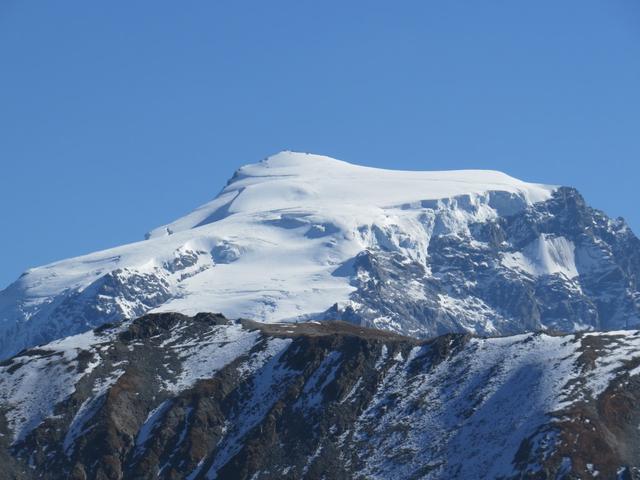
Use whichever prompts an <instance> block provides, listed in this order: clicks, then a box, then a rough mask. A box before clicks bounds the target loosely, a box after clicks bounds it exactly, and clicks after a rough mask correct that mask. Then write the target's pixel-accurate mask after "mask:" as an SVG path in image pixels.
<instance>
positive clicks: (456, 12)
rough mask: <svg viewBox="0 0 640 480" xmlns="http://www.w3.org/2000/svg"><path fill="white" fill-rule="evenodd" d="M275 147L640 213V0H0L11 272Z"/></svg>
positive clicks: (80, 249)
mask: <svg viewBox="0 0 640 480" xmlns="http://www.w3.org/2000/svg"><path fill="white" fill-rule="evenodd" d="M282 149H293V150H301V151H311V152H315V153H322V154H326V155H331V156H334V157H337V158H340V159H343V160H347V161H351V162H354V163H361V164H367V165H371V166H379V167H385V168H401V169H427V170H434V169H458V168H482V169H485V168H486V169H498V170H503V171H505V172H507V173H509V174H511V175H514V176H517V177H519V178H522V179H525V180H530V181H538V182H545V183H553V184H566V185H573V186H576V187H577V188H579V189H580V191H581V192H582V193H583V194H584V196H585V197H586V198H587V200H588V202H589V203H590V204H591V205H593V206H595V207H598V208H601V209H603V210H605V211H606V212H607V213H608V214H610V215H613V216H624V217H625V218H626V219H627V220H628V221H629V223H630V224H631V225H632V227H633V228H634V229H635V231H636V232H639V231H640V211H639V210H638V207H637V205H638V202H637V195H636V192H637V189H638V187H637V184H638V178H639V177H640V2H637V1H636V0H626V1H625V0H620V1H617V0H607V1H604V0H601V1H592V0H565V1H562V2H558V1H555V0H553V1H551V0H538V1H536V2H519V1H507V0H503V1H493V0H487V1H482V2H478V1H470V0H469V1H456V2H452V1H450V0H442V1H404V2H402V1H401V2H389V1H386V2H379V1H361V2H360V1H353V2H344V1H324V2H317V1H305V0H295V1H272V2H262V1H260V2H258V1H255V2H248V1H222V0H221V1H190V2H175V1H162V0H153V1H151V0H148V1H143V0H139V1H136V2H130V1H127V2H125V1H112V2H87V1H84V0H83V1H80V0H75V1H74V0H68V1H65V2H24V1H18V0H3V1H2V2H0V167H1V170H0V172H1V174H0V214H1V220H0V221H1V222H2V235H0V251H2V252H3V253H2V269H1V270H0V288H2V287H4V286H6V285H8V284H9V283H10V282H11V281H13V280H14V279H15V278H16V277H17V276H18V275H19V274H20V273H21V272H22V271H24V270H25V269H26V268H28V267H33V266H37V265H40V264H44V263H47V262H51V261H54V260H57V259H62V258H66V257H70V256H75V255H79V254H83V253H88V252H91V251H94V250H98V249H103V248H107V247H110V246H115V245H118V244H121V243H126V242H131V241H136V240H139V239H142V238H143V235H144V233H145V232H146V231H147V230H149V229H151V228H153V227H155V226H157V225H161V224H163V223H166V222H168V221H170V220H172V219H174V218H176V217H178V216H181V215H182V214H184V213H186V212H188V211H190V210H191V209H192V208H194V207H196V206H197V205H199V204H201V203H204V202H206V201H208V200H209V199H211V198H212V197H214V196H215V195H216V194H217V192H218V191H219V190H220V188H222V186H223V185H224V183H225V182H226V180H227V179H228V177H230V175H231V174H232V173H233V171H234V170H235V169H236V168H237V167H239V166H240V165H242V164H245V163H252V162H255V161H258V160H260V159H262V158H263V157H265V156H266V155H268V154H270V153H274V152H276V151H279V150H282Z"/></svg>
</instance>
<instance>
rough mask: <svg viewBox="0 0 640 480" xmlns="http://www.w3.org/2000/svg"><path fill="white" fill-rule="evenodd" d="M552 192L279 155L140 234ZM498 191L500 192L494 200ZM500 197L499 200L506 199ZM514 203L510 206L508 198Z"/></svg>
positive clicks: (509, 180) (496, 179) (522, 201)
mask: <svg viewBox="0 0 640 480" xmlns="http://www.w3.org/2000/svg"><path fill="white" fill-rule="evenodd" d="M555 188H556V187H553V186H548V185H540V184H533V183H526V182H523V181H520V180H518V179H516V178H513V177H510V176H509V175H506V174H504V173H502V172H497V171H492V170H452V171H433V172H430V171H402V170H386V169H380V168H372V167H365V166H360V165H354V164H350V163H347V162H344V161H341V160H336V159H333V158H330V157H326V156H322V155H314V154H310V153H300V152H290V151H283V152H280V153H277V154H275V155H272V156H270V157H267V158H266V159H264V160H263V161H261V162H259V163H255V164H250V165H245V166H244V167H241V168H240V169H239V170H237V171H236V173H235V174H234V176H233V177H232V178H231V179H230V180H229V182H228V183H227V186H226V187H225V188H224V189H223V190H222V192H220V194H219V195H218V196H217V197H216V198H215V199H214V200H213V201H211V202H209V203H207V204H205V205H202V206H201V207H199V208H198V209H196V210H195V211H193V212H191V213H190V214H188V215H186V216H185V217H182V218H180V219H178V220H176V221H174V222H172V223H170V224H167V225H163V226H161V227H159V228H157V229H155V230H152V231H151V232H150V233H149V234H147V238H154V237H158V236H164V235H167V234H172V233H175V232H178V231H182V230H186V229H190V228H195V227H199V226H202V225H205V224H209V223H212V222H216V221H219V220H222V219H223V218H226V217H227V216H229V215H232V214H247V215H251V214H256V213H260V212H262V213H264V212H268V211H271V212H274V211H284V210H296V211H298V212H302V211H306V212H318V211H324V212H326V211H327V210H328V209H336V208H339V209H343V208H347V209H349V210H350V213H351V215H358V213H362V211H363V210H365V211H366V212H368V213H365V216H367V215H369V214H370V212H371V210H372V209H373V208H381V209H387V208H395V207H400V208H404V209H408V208H411V207H416V206H417V207H418V208H422V207H424V206H425V203H428V202H436V201H438V200H450V199H453V198H456V197H463V196H464V197H466V198H465V200H466V201H469V202H471V203H474V202H476V198H475V197H477V196H487V195H489V194H491V193H494V198H492V199H491V200H492V204H493V206H494V207H495V208H498V209H500V207H501V206H502V205H501V203H504V201H505V200H506V201H507V203H509V205H508V206H506V208H508V209H513V208H514V205H516V204H517V205H519V206H520V207H523V206H525V205H531V204H533V203H536V202H540V201H544V200H547V199H549V198H550V196H551V194H552V192H553V191H554V190H555ZM498 192H501V195H500V194H498V195H495V194H496V193H498ZM505 195H506V196H505ZM511 197H513V198H516V199H517V201H516V202H515V203H514V202H513V201H512V198H511Z"/></svg>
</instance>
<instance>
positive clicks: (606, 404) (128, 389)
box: [0, 313, 640, 479]
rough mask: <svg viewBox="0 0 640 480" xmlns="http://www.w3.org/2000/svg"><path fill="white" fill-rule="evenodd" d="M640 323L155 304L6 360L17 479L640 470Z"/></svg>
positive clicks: (6, 412)
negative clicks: (269, 316)
mask: <svg viewBox="0 0 640 480" xmlns="http://www.w3.org/2000/svg"><path fill="white" fill-rule="evenodd" d="M639 374H640V334H639V333H638V332H635V331H627V332H624V333H620V332H615V333H598V334H595V333H588V334H578V335H567V336H550V335H547V334H541V333H530V334H524V335H518V336H514V337H505V338H490V339H483V338H476V337H472V336H469V335H461V334H448V335H444V336H441V337H438V338H436V339H433V340H428V341H418V340H414V339H411V338H407V337H401V336H398V335H395V334H393V333H390V332H384V331H378V330H371V329H366V328H363V327H358V326H354V325H353V324H349V323H343V322H323V323H315V322H311V323H301V324H261V323H256V322H250V321H242V322H232V321H229V320H227V319H225V318H224V317H222V316H221V315H214V314H199V315H197V316H195V317H186V316H183V315H179V314H169V313H167V314H155V315H148V316H145V317H142V318H139V319H137V320H135V321H132V322H126V323H123V324H117V325H106V326H104V327H102V328H100V329H99V330H96V331H94V332H89V333H85V334H83V335H79V336H76V337H71V338H68V339H65V340H62V341H59V342H54V343H51V344H48V345H45V346H42V347H39V348H38V349H32V350H27V351H24V352H22V353H21V354H19V355H17V356H15V357H13V358H12V359H10V360H7V361H5V362H4V363H3V364H2V366H1V367H0V402H1V403H0V409H1V411H2V415H0V429H1V433H2V436H0V446H1V447H2V448H1V449H0V463H1V465H0V468H1V470H2V472H3V474H4V475H5V477H6V478H20V479H23V478H24V479H30V478H44V479H59V478H72V479H94V478H95V479H121V478H127V479H129V478H131V479H133V478H135V479H145V478H164V479H183V478H191V479H203V478H225V479H226V478H232V479H233V478H238V479H245V478H247V479H248V478H265V479H268V478H274V479H275V478H278V479H279V478H310V479H314V478H317V479H320V478H337V479H340V478H345V479H346V478H380V479H385V478H426V479H453V478H594V477H596V476H598V478H636V477H635V476H636V475H637V470H636V468H637V467H638V466H639V463H640V461H639V460H638V459H640V451H638V449H639V448H640V442H639V441H638V440H639V439H638V429H637V425H638V423H639V422H640V402H638V400H639V399H640V376H638V375H639Z"/></svg>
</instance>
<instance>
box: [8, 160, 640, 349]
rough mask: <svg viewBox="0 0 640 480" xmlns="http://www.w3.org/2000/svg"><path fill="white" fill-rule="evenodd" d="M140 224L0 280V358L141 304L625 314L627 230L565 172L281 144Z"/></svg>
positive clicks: (506, 322) (471, 325)
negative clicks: (364, 157) (416, 165)
mask: <svg viewBox="0 0 640 480" xmlns="http://www.w3.org/2000/svg"><path fill="white" fill-rule="evenodd" d="M147 237H148V240H146V241H144V242H139V243H135V244H131V245H125V246H122V247H118V248H114V249H111V250H107V251H104V252H97V253H94V254H91V255H87V256H84V257H79V258H76V259H70V260H65V261H62V262H57V263H55V264H51V265H47V266H44V267H39V268H36V269H32V270H30V271H28V272H27V273H26V274H25V275H23V276H22V277H21V278H20V279H18V280H17V281H16V282H15V283H14V284H12V285H11V286H9V287H8V288H7V289H6V290H4V291H2V292H0V358H6V357H8V356H10V355H12V354H15V353H16V352H18V351H19V350H21V349H23V348H27V347H31V346H34V345H37V344H39V343H43V342H48V341H50V340H53V339H56V338H62V337H65V336H67V335H72V334H76V333H80V332H84V331H87V330H89V329H91V328H94V327H97V326H99V325H101V324H103V323H106V322H113V321H119V320H122V319H125V318H135V317H137V316H139V315H142V314H144V313H147V312H161V311H177V312H181V313H185V314H189V315H193V314H195V313H197V312H199V311H210V310H215V311H222V312H224V313H225V314H226V315H228V316H229V317H232V318H238V317H246V318H254V319H256V320H260V321H265V322H279V321H292V320H293V321H304V320H321V319H325V318H331V319H335V318H339V319H343V320H345V321H348V322H351V323H354V324H357V325H363V326H372V327H376V328H379V329H386V330H390V331H393V332H396V333H399V334H403V335H409V336H415V337H420V338H425V337H430V336H433V335H438V334H443V333H446V332H468V333H476V334H482V335H506V334H515V333H521V332H526V331H531V330H538V329H546V330H550V331H563V332H573V331H583V330H612V329H620V328H633V327H635V326H637V325H638V324H640V313H639V312H640V293H639V291H638V290H639V287H638V278H640V241H639V240H638V239H637V238H636V236H635V235H634V234H633V233H632V232H631V230H630V229H629V228H628V226H627V225H626V224H625V223H624V222H623V221H622V220H612V219H610V218H608V217H607V216H606V215H605V214H603V213H602V212H600V211H598V210H594V209H592V208H590V207H589V206H587V205H586V204H585V202H584V200H583V198H582V197H581V196H580V194H579V193H578V192H577V191H575V190H574V189H571V188H566V187H560V188H559V187H553V186H545V185H537V184H530V183H525V182H521V181H519V180H517V179H514V178H511V177H509V176H507V175H505V174H502V173H499V172H491V171H458V172H399V171H389V170H379V169H373V168H366V167H360V166H356V165H350V164H348V163H345V162H340V161H337V160H334V159H330V158H328V157H321V156H317V155H305V154H299V153H294V152H282V153H280V154H278V155H275V156H273V157H269V158H268V159H266V160H265V161H263V162H261V163H259V164H254V165H248V166H246V167H243V168H241V169H240V170H238V172H236V174H235V175H234V177H233V178H232V179H231V180H230V181H229V182H228V184H227V186H226V187H225V188H224V189H223V190H222V192H221V193H220V194H219V195H218V196H217V197H216V199H215V200H213V201H212V202H210V203H208V204H205V205H203V206H202V207H200V208H198V209H196V210H195V211H194V212H192V213H190V214H188V215H186V216H185V217H183V218H181V219H178V220H177V221H175V222H173V223H171V224H168V225H165V226H162V227H159V228H158V229H156V230H154V231H152V232H150V233H149V235H148V236H147Z"/></svg>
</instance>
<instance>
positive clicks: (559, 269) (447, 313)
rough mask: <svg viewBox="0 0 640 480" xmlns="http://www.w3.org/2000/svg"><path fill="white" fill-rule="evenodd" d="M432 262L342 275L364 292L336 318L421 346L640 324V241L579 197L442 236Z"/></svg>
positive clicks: (383, 256) (372, 254) (369, 266)
mask: <svg viewBox="0 0 640 480" xmlns="http://www.w3.org/2000/svg"><path fill="white" fill-rule="evenodd" d="M427 252H428V261H427V263H426V266H425V264H422V263H421V262H417V261H415V260H412V259H411V258H410V257H408V256H407V255H406V254H403V253H402V251H401V250H400V249H397V248H396V249H394V248H386V249H383V248H379V249H373V250H367V251H365V252H363V253H361V254H360V255H358V256H357V257H356V258H355V259H354V260H353V261H352V262H350V263H349V265H346V266H345V268H344V272H343V274H345V275H347V274H349V275H351V277H350V278H351V279H352V280H351V281H352V284H353V285H354V286H355V287H356V288H357V290H356V291H355V292H354V293H352V294H351V302H350V303H349V304H347V305H335V306H334V307H333V308H331V309H330V310H328V312H327V314H326V316H327V318H341V319H343V320H346V321H350V322H354V323H358V324H361V325H366V326H372V327H376V328H384V329H388V330H391V331H395V332H397V333H402V334H405V335H412V336H420V337H428V336H432V335H437V334H443V333H447V332H475V333H478V334H484V335H487V334H488V335H495V334H500V335H510V334H515V333H522V332H527V331H535V330H552V331H561V332H573V331H583V330H617V329H625V328H633V327H637V326H638V325H639V324H640V293H639V289H640V286H639V284H638V282H639V279H640V241H639V240H638V238H637V237H636V236H635V235H634V234H633V233H632V232H631V230H630V229H629V228H628V227H627V225H626V224H625V223H624V221H622V220H611V219H609V218H608V217H607V216H606V215H604V214H603V213H602V212H600V211H598V210H594V209H592V208H590V207H588V206H587V205H586V204H585V202H584V200H583V199H582V197H581V196H580V194H579V193H578V192H577V191H576V190H574V189H571V188H559V189H557V190H556V191H555V192H554V193H553V196H552V198H551V199H550V200H548V201H545V202H539V203H537V204H535V205H533V206H530V207H528V208H526V209H524V210H523V211H521V212H518V213H516V214H514V215H510V216H504V217H498V218H496V219H494V220H490V221H487V222H483V223H475V224H474V223H472V224H470V225H469V228H468V231H467V232H455V233H452V232H447V233H446V234H442V235H433V236H432V237H431V239H430V243H429V246H428V250H427ZM351 272H353V273H351Z"/></svg>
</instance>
